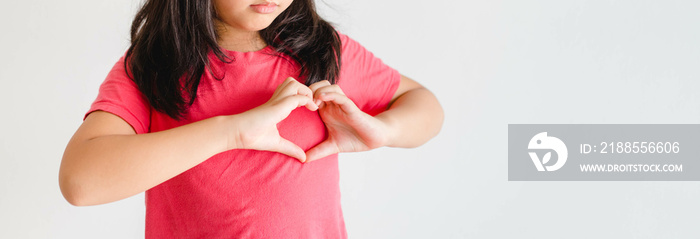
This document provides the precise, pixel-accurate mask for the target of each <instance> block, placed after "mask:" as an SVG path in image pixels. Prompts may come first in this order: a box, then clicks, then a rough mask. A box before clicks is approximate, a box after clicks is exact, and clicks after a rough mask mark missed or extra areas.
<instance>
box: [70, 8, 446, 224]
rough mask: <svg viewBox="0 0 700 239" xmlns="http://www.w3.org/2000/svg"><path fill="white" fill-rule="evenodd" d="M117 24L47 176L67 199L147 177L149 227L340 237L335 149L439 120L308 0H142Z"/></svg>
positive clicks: (115, 196) (119, 195)
mask: <svg viewBox="0 0 700 239" xmlns="http://www.w3.org/2000/svg"><path fill="white" fill-rule="evenodd" d="M131 38H132V39H131V47H130V48H129V50H128V51H127V52H126V54H125V55H124V56H123V57H122V58H121V59H119V60H118V61H117V63H116V64H115V65H114V67H113V69H112V70H111V71H110V73H109V74H108V76H107V78H106V79H105V81H104V82H103V84H102V85H101V86H100V91H99V94H98V97H97V99H96V100H95V102H94V103H93V104H92V106H91V108H90V110H89V111H88V112H87V113H86V115H85V118H84V122H83V124H82V125H81V126H80V128H79V129H78V130H77V131H76V133H75V135H74V136H73V138H72V139H71V140H70V142H69V144H68V146H67V147H66V150H65V153H64V156H63V160H62V163H61V169H60V176H59V182H60V186H61V191H62V192H63V195H64V197H65V198H66V200H68V202H70V203H71V204H73V205H80V206H82V205H96V204H103V203H108V202H113V201H116V200H120V199H123V198H126V197H130V196H133V195H135V194H138V193H140V192H146V237H148V238H163V237H166V238H183V237H184V238H192V237H196V238H202V237H205V238H221V237H223V238H231V237H234V238H239V237H248V238H250V237H253V238H259V237H265V238H289V237H293V238H345V237H347V233H346V231H345V226H344V221H343V216H342V210H341V208H340V190H339V184H338V178H339V176H338V158H337V154H338V153H340V152H358V151H366V150H371V149H374V148H378V147H384V146H389V147H416V146H419V145H421V144H423V143H425V142H426V141H428V140H429V139H430V138H432V137H434V136H435V135H436V134H437V133H438V132H439V130H440V127H441V125H442V118H443V112H442V109H441V107H440V104H439V103H438V101H437V99H436V98H435V96H434V95H433V94H432V93H431V92H430V91H428V90H427V89H425V88H424V87H422V86H421V85H420V84H418V83H417V82H415V81H413V80H411V79H409V78H407V77H404V76H402V75H400V74H399V73H398V72H397V71H396V70H394V69H392V68H390V67H388V66H387V65H385V64H384V63H383V62H382V61H381V60H380V59H378V58H376V57H375V56H374V55H373V54H372V53H371V52H369V51H367V50H366V49H365V48H363V47H362V46H361V45H360V44H358V43H357V42H356V41H354V40H352V39H351V38H349V37H347V36H345V35H343V34H340V33H338V32H336V31H335V29H334V28H333V27H332V26H331V25H330V24H328V23H327V22H326V21H324V20H323V19H322V18H321V17H319V16H318V14H317V13H316V12H315V8H314V5H313V1H312V0H293V1H292V0H210V1H207V0H180V1H173V0H147V1H146V2H145V3H144V5H143V6H142V8H141V9H140V10H139V12H138V13H137V15H136V17H135V19H134V22H133V25H132V30H131ZM312 161H313V163H311V162H312Z"/></svg>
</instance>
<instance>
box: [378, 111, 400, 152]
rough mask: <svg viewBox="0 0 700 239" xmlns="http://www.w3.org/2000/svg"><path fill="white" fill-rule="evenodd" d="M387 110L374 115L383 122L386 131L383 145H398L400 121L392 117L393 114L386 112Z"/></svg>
mask: <svg viewBox="0 0 700 239" xmlns="http://www.w3.org/2000/svg"><path fill="white" fill-rule="evenodd" d="M386 113H387V112H386V111H385V112H382V113H381V114H378V115H376V116H374V118H375V119H377V120H379V122H381V125H382V126H383V127H382V128H383V132H384V143H383V145H382V146H387V147H396V142H397V138H398V137H399V132H400V131H399V129H398V122H397V120H396V119H394V118H393V117H391V114H386Z"/></svg>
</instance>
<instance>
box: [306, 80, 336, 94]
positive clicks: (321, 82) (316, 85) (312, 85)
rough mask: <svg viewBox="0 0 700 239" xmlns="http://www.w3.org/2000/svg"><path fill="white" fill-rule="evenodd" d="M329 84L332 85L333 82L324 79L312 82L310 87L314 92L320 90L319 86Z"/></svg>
mask: <svg viewBox="0 0 700 239" xmlns="http://www.w3.org/2000/svg"><path fill="white" fill-rule="evenodd" d="M329 85H331V82H329V81H327V80H322V81H319V82H316V83H313V84H311V85H310V86H309V89H311V91H313V92H316V90H318V89H319V88H321V87H324V86H329Z"/></svg>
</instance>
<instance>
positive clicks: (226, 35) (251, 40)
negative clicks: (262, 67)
mask: <svg viewBox="0 0 700 239" xmlns="http://www.w3.org/2000/svg"><path fill="white" fill-rule="evenodd" d="M216 25H217V29H216V32H217V34H218V39H217V41H218V43H219V46H220V47H223V48H224V49H226V50H230V51H237V52H250V51H258V50H261V49H263V48H265V47H266V46H267V44H266V43H265V41H264V40H263V39H262V38H261V37H260V33H258V32H257V31H245V30H241V29H238V28H235V27H231V26H230V25H228V24H226V23H223V22H220V21H216Z"/></svg>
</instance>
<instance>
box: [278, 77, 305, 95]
mask: <svg viewBox="0 0 700 239" xmlns="http://www.w3.org/2000/svg"><path fill="white" fill-rule="evenodd" d="M288 79H291V80H290V81H289V82H288V83H287V85H285V87H284V88H283V89H282V91H281V93H280V96H287V95H304V96H307V97H309V98H313V92H312V91H311V89H309V87H307V86H306V85H304V84H302V83H300V82H298V81H296V80H294V78H291V77H290V78H288Z"/></svg>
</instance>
